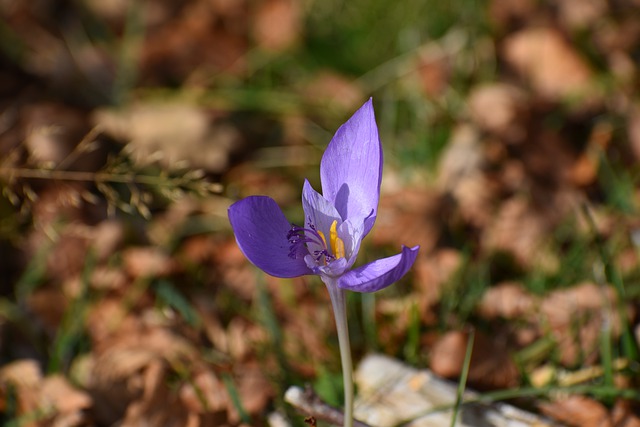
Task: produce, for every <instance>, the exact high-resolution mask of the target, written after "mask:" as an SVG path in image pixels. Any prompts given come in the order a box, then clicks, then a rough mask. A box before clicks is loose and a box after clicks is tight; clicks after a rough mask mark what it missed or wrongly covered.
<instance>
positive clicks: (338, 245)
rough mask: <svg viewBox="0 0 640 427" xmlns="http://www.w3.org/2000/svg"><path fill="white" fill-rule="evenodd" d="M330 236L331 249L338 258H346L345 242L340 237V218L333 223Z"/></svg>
mask: <svg viewBox="0 0 640 427" xmlns="http://www.w3.org/2000/svg"><path fill="white" fill-rule="evenodd" d="M329 237H330V239H331V250H332V251H333V256H335V257H336V259H338V258H344V242H343V241H342V239H341V238H339V237H338V220H335V219H334V220H333V222H332V223H331V228H330V229H329ZM323 238H324V237H323Z"/></svg>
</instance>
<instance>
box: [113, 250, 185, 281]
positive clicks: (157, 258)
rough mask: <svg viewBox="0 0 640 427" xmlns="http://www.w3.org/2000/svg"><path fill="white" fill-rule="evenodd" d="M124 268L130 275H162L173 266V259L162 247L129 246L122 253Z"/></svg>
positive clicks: (167, 272) (166, 273) (168, 271)
mask: <svg viewBox="0 0 640 427" xmlns="http://www.w3.org/2000/svg"><path fill="white" fill-rule="evenodd" d="M122 261H123V264H124V269H125V271H126V272H127V274H129V275H130V276H132V277H162V276H166V275H168V274H169V273H170V272H171V271H172V270H173V268H174V261H173V260H172V259H171V258H170V257H169V255H167V254H166V253H165V252H164V251H163V250H162V249H160V248H155V247H137V248H136V247H131V248H128V249H126V250H124V252H123V253H122Z"/></svg>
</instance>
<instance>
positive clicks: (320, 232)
mask: <svg viewBox="0 0 640 427" xmlns="http://www.w3.org/2000/svg"><path fill="white" fill-rule="evenodd" d="M318 234H319V235H320V237H321V238H322V243H324V247H325V248H326V247H327V239H325V237H324V233H323V232H322V231H320V230H318Z"/></svg>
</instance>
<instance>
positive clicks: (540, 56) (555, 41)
mask: <svg viewBox="0 0 640 427" xmlns="http://www.w3.org/2000/svg"><path fill="white" fill-rule="evenodd" d="M503 55H504V59H505V60H506V62H507V63H508V64H509V65H511V66H512V67H514V68H515V69H516V70H517V71H518V72H519V73H520V74H521V75H522V76H523V77H524V78H525V79H526V80H527V81H528V82H529V83H530V84H531V85H532V86H533V88H534V89H535V90H536V91H537V92H538V93H540V95H542V96H544V97H547V98H549V99H552V100H557V99H564V98H568V97H571V96H576V95H581V96H584V95H588V94H590V92H592V85H593V73H592V71H591V69H590V68H589V66H588V65H587V63H586V61H585V60H584V59H583V58H582V57H581V56H580V55H579V54H578V53H577V52H576V50H575V48H574V46H573V45H571V44H569V43H568V42H567V41H566V40H565V39H564V37H563V36H562V34H561V33H560V32H559V31H557V30H555V29H553V28H548V27H536V28H527V29H524V30H521V31H519V32H516V33H514V34H512V35H509V36H508V37H507V38H506V39H505V41H504V45H503Z"/></svg>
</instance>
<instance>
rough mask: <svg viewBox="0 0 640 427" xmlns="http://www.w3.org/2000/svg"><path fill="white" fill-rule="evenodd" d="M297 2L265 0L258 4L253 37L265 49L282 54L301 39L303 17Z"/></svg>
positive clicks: (293, 0)
mask: <svg viewBox="0 0 640 427" xmlns="http://www.w3.org/2000/svg"><path fill="white" fill-rule="evenodd" d="M300 7H301V6H300V4H299V3H298V2H297V1H295V0H263V1H261V2H259V3H258V7H257V10H256V12H255V16H254V22H253V37H254V39H255V40H256V42H257V44H258V46H260V47H262V48H263V49H266V50H269V51H274V52H280V51H283V50H286V49H288V48H290V47H292V46H293V45H295V44H296V42H297V41H298V40H299V39H300V36H301V32H302V17H301V13H300V12H301V11H300Z"/></svg>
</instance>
